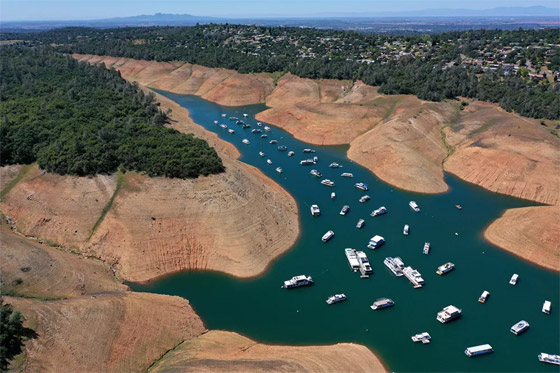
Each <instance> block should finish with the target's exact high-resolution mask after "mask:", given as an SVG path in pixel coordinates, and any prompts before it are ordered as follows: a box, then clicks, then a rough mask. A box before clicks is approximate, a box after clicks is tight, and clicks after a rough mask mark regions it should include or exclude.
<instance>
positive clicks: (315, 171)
mask: <svg viewBox="0 0 560 373" xmlns="http://www.w3.org/2000/svg"><path fill="white" fill-rule="evenodd" d="M309 173H310V174H311V175H313V176H315V177H322V176H323V174H322V173H320V172H319V171H317V170H311V171H310V172H309Z"/></svg>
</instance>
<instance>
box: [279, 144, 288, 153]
mask: <svg viewBox="0 0 560 373" xmlns="http://www.w3.org/2000/svg"><path fill="white" fill-rule="evenodd" d="M278 150H279V151H281V152H284V151H286V150H288V147H287V146H286V145H280V146H278Z"/></svg>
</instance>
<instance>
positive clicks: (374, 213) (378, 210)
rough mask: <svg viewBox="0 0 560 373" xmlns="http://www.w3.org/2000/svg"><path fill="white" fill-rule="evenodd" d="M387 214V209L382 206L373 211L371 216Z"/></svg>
mask: <svg viewBox="0 0 560 373" xmlns="http://www.w3.org/2000/svg"><path fill="white" fill-rule="evenodd" d="M386 213H387V208H385V206H381V207H380V208H378V209H377V210H373V211H372V213H371V214H370V216H379V215H383V214H386Z"/></svg>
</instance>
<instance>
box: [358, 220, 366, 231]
mask: <svg viewBox="0 0 560 373" xmlns="http://www.w3.org/2000/svg"><path fill="white" fill-rule="evenodd" d="M365 223H366V221H365V220H364V219H360V220H358V223H356V228H358V229H362V228H363V227H364V224H365Z"/></svg>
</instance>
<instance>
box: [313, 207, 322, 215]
mask: <svg viewBox="0 0 560 373" xmlns="http://www.w3.org/2000/svg"><path fill="white" fill-rule="evenodd" d="M311 215H313V216H319V215H321V210H319V206H317V205H311Z"/></svg>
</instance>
